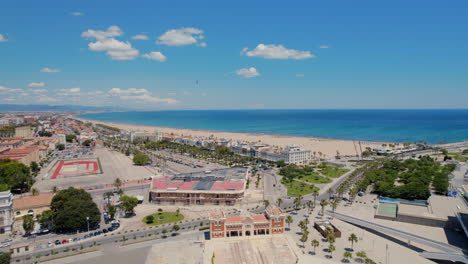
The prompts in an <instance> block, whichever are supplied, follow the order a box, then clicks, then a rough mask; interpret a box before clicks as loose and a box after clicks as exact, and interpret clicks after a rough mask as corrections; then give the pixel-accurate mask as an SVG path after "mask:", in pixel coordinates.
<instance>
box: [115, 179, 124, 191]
mask: <svg viewBox="0 0 468 264" xmlns="http://www.w3.org/2000/svg"><path fill="white" fill-rule="evenodd" d="M114 186H115V188H117V189H120V187H121V186H122V180H121V179H120V178H117V179H115V181H114Z"/></svg>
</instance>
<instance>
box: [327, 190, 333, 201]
mask: <svg viewBox="0 0 468 264" xmlns="http://www.w3.org/2000/svg"><path fill="white" fill-rule="evenodd" d="M327 193H328V200H331V198H332V196H333V189H332V188H329V189H328V190H327Z"/></svg>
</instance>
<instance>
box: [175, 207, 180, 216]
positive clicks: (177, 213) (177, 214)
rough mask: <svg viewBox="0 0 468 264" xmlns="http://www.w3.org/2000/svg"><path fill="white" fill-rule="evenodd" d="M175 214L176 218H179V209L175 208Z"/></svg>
mask: <svg viewBox="0 0 468 264" xmlns="http://www.w3.org/2000/svg"><path fill="white" fill-rule="evenodd" d="M175 212H176V216H179V213H180V209H179V208H177V210H176V211H175Z"/></svg>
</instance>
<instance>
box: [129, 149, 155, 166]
mask: <svg viewBox="0 0 468 264" xmlns="http://www.w3.org/2000/svg"><path fill="white" fill-rule="evenodd" d="M148 162H151V159H150V158H149V157H148V156H146V155H145V154H143V153H141V152H138V153H136V154H135V156H133V163H135V165H138V166H141V165H145V164H146V163H148Z"/></svg>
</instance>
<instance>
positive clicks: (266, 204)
mask: <svg viewBox="0 0 468 264" xmlns="http://www.w3.org/2000/svg"><path fill="white" fill-rule="evenodd" d="M263 205H264V206H265V208H267V207H268V206H269V205H270V201H268V200H263Z"/></svg>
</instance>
